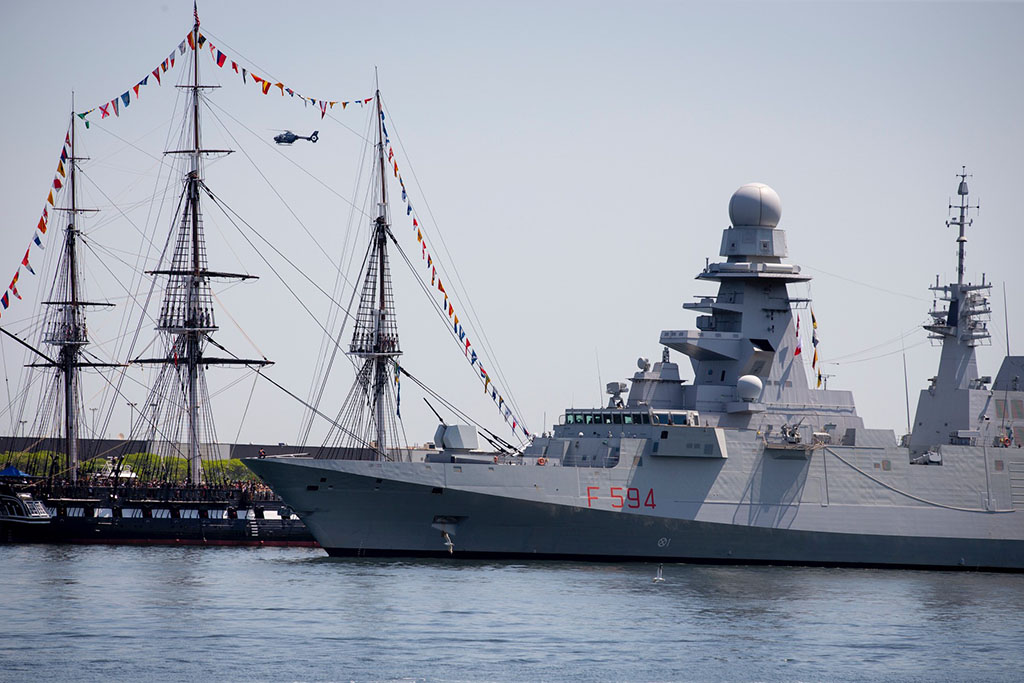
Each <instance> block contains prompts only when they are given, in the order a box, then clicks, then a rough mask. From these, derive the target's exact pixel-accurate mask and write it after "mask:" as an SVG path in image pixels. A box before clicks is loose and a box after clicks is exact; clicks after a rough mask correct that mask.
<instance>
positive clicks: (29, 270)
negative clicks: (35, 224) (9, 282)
mask: <svg viewBox="0 0 1024 683" xmlns="http://www.w3.org/2000/svg"><path fill="white" fill-rule="evenodd" d="M36 239H39V237H38V235H37V236H36ZM31 248H32V247H29V248H28V249H26V250H25V258H23V259H21V265H23V266H25V267H26V268H28V272H30V273H32V274H33V275H35V274H36V271H34V270H32V266H30V265H29V264H28V252H29V249H31ZM40 248H42V246H41V245H40ZM15 277H17V276H15ZM19 298H20V297H19Z"/></svg>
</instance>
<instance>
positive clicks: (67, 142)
mask: <svg viewBox="0 0 1024 683" xmlns="http://www.w3.org/2000/svg"><path fill="white" fill-rule="evenodd" d="M64 144H65V145H70V144H71V133H65V134H64Z"/></svg>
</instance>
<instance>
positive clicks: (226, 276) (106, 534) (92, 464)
mask: <svg viewBox="0 0 1024 683" xmlns="http://www.w3.org/2000/svg"><path fill="white" fill-rule="evenodd" d="M204 40H205V38H203V37H202V34H201V33H200V32H199V20H198V13H197V14H196V22H195V25H194V26H193V28H192V31H191V34H190V37H189V41H188V42H189V44H190V45H193V46H196V45H198V46H202V45H203V42H204ZM184 44H185V43H184V42H183V43H182V51H181V54H185V49H184ZM198 54H199V52H198V51H197V50H196V49H194V48H193V50H192V52H191V53H190V55H191V57H192V59H191V60H189V75H190V78H189V79H188V82H187V83H186V84H184V85H180V86H179V88H181V89H182V91H183V93H184V94H185V97H186V98H187V106H186V107H185V111H186V112H187V113H186V116H185V121H184V122H183V125H182V126H181V127H180V129H179V130H180V138H179V144H178V146H177V148H173V149H171V150H168V151H166V152H165V154H166V155H167V156H168V157H169V158H172V159H176V160H177V161H178V163H177V164H176V168H178V169H179V171H180V173H181V192H180V195H179V197H178V202H177V209H176V210H175V212H174V214H173V216H174V218H173V224H172V226H171V232H170V235H169V236H168V237H167V238H166V241H165V244H166V245H168V246H169V247H170V249H166V248H165V251H164V253H163V255H162V256H161V258H160V261H159V264H158V267H156V268H155V269H152V270H149V271H147V273H146V274H147V275H150V276H152V277H153V278H154V285H153V289H152V290H151V294H152V295H154V298H156V297H158V296H159V294H156V292H158V289H157V287H158V283H162V297H160V298H161V302H160V306H159V311H158V313H156V314H154V315H152V316H147V315H145V313H144V314H143V316H142V319H141V321H140V323H139V329H138V330H137V331H136V333H137V335H136V338H138V336H140V335H139V334H138V333H139V332H140V331H141V330H142V326H143V325H144V324H146V323H154V329H155V332H156V338H155V339H154V340H153V341H152V342H151V343H150V344H148V345H147V346H146V347H145V350H144V351H143V352H139V353H134V354H132V357H130V358H127V359H125V362H107V361H104V360H102V359H99V358H98V357H97V356H96V354H93V353H91V352H89V350H88V347H89V345H90V335H89V328H88V326H87V321H86V311H87V310H89V309H91V308H97V307H106V306H110V305H111V304H108V303H106V302H97V301H90V300H89V299H88V297H86V296H85V294H84V291H83V289H84V282H83V276H82V272H81V271H82V257H81V247H82V243H83V242H84V241H86V238H85V237H84V235H85V234H86V233H85V232H84V230H83V225H82V222H83V219H84V218H85V217H86V216H88V215H89V214H90V213H92V212H94V211H95V209H91V208H85V207H83V206H81V205H80V203H79V199H78V197H79V191H78V185H79V175H80V172H81V165H82V163H83V162H84V161H86V159H84V158H83V157H81V156H80V155H79V154H78V153H77V152H76V149H77V147H76V139H77V134H78V129H79V128H80V127H81V126H82V123H83V121H84V120H85V115H84V114H82V113H72V115H71V117H70V124H69V131H68V134H67V137H66V138H65V146H64V148H63V151H62V154H61V162H60V164H61V165H60V170H59V173H60V175H61V177H64V178H65V179H66V184H67V188H66V191H65V192H64V193H63V196H62V199H61V200H59V201H57V202H54V201H53V193H52V192H51V195H50V205H51V207H52V208H51V209H50V210H51V211H52V212H53V216H54V220H53V221H52V222H51V224H50V227H51V228H54V227H57V228H58V229H60V230H61V237H62V241H61V247H60V249H61V255H60V258H59V259H58V264H57V268H56V271H55V275H54V280H53V284H52V286H51V290H50V296H49V297H48V300H46V301H44V302H43V304H44V305H45V306H46V307H47V311H46V313H45V314H44V316H43V323H42V326H41V335H40V341H41V342H42V343H41V344H33V343H31V342H30V341H27V340H24V339H21V338H20V337H18V336H16V335H14V334H12V333H11V332H9V331H7V330H3V332H4V334H6V335H7V336H9V337H13V338H14V339H16V340H17V341H18V342H19V343H20V344H22V345H23V346H25V347H27V348H28V349H30V352H31V353H32V354H33V358H34V359H35V361H34V362H33V363H31V366H32V367H33V368H35V369H37V370H42V371H43V372H44V373H47V380H46V386H45V388H44V390H43V391H42V392H41V399H40V404H39V407H38V408H37V409H36V410H35V411H34V412H32V413H29V415H28V417H29V418H31V419H26V420H23V421H22V422H23V423H24V424H26V426H27V428H28V430H31V431H32V432H34V433H36V434H38V436H37V437H28V436H25V435H23V436H22V437H20V438H17V439H15V438H10V437H8V438H6V439H3V441H5V442H7V443H6V444H5V445H6V446H7V450H8V452H9V453H10V452H12V451H14V450H15V448H12V445H13V446H16V448H17V450H20V451H22V452H25V453H32V454H34V455H32V456H30V457H29V460H28V461H29V462H30V463H32V464H37V465H38V464H40V463H39V462H34V461H36V460H39V461H41V467H39V468H36V469H37V470H38V471H37V476H25V475H26V474H27V473H24V472H17V475H16V476H12V477H2V476H0V483H3V484H4V486H5V488H4V491H5V494H4V496H0V497H3V499H4V500H5V501H6V502H5V503H4V512H5V514H4V521H5V527H9V528H10V529H12V530H17V531H18V533H17V534H14V533H13V531H12V532H11V533H7V534H0V540H3V539H5V538H9V539H12V540H21V541H50V542H77V543H157V544H217V545H220V544H227V545H264V544H269V545H299V546H314V545H315V541H314V540H313V538H312V537H311V535H310V534H309V532H308V531H307V530H306V529H305V527H304V525H303V524H302V522H301V521H300V520H299V519H298V518H297V517H296V516H295V515H294V514H293V513H292V512H291V510H289V509H288V508H287V506H286V505H285V504H284V503H283V502H282V501H281V500H280V499H279V498H277V497H276V496H275V495H274V494H273V493H272V492H270V491H269V490H267V489H266V488H265V487H262V486H260V485H259V484H258V482H255V481H244V480H238V479H235V478H232V476H231V475H230V473H229V472H228V471H227V469H226V467H225V466H224V460H225V458H224V457H223V456H224V454H223V453H222V451H223V449H222V448H221V444H218V442H217V437H216V430H215V420H214V415H213V411H212V409H211V397H210V391H209V388H208V384H207V380H206V372H207V369H208V368H210V367H211V366H222V365H233V366H242V367H246V368H249V369H252V370H257V371H258V369H260V368H262V367H264V366H267V365H270V364H271V361H269V360H267V359H266V358H261V359H251V358H243V357H240V356H238V355H236V354H234V353H232V352H231V351H230V350H229V349H228V348H226V347H225V346H224V345H223V344H221V343H218V341H216V340H215V339H214V335H215V334H216V332H217V331H218V329H219V327H218V325H217V321H216V316H215V314H216V310H215V307H214V299H215V297H214V294H213V292H212V290H211V282H212V281H215V280H220V281H224V280H238V281H243V280H249V279H252V278H254V276H252V275H249V274H247V273H229V272H224V271H221V270H217V269H215V268H211V267H210V265H209V263H208V259H207V247H206V240H205V236H204V230H203V211H202V204H203V201H204V199H205V198H207V197H212V196H213V195H212V192H211V190H210V188H209V186H208V185H207V184H206V179H205V177H204V160H205V159H206V157H207V156H208V155H211V154H213V155H225V154H227V153H228V152H229V150H220V149H209V148H206V147H205V146H204V144H203V139H202V132H201V131H202V128H201V115H200V111H201V104H203V100H204V98H205V97H206V92H207V91H208V90H209V89H210V88H213V87H217V86H209V85H204V84H202V83H201V82H200V77H199V58H198ZM171 56H172V58H173V56H174V53H172V55H171ZM163 69H164V71H166V69H167V62H165V63H164V66H163ZM140 85H142V83H140ZM138 87H139V86H136V88H135V93H136V95H138ZM125 97H126V100H125V106H127V102H128V101H130V100H129V99H127V98H128V97H130V95H129V93H126V94H125ZM85 125H88V124H85ZM62 184H63V183H61V182H60V181H59V179H58V180H55V185H54V187H56V188H60V187H61V186H62ZM47 217H48V214H44V219H45V218H47ZM65 217H66V220H64V219H65ZM46 227H47V226H46V223H45V221H40V230H41V231H42V233H43V234H45V232H46ZM36 244H40V241H39V239H38V237H37V239H36ZM24 263H25V264H26V265H27V264H28V253H26V257H25V261H24ZM15 279H16V280H17V278H15ZM13 284H14V283H12V286H13ZM19 298H20V295H19ZM7 299H8V297H7V295H6V294H5V295H4V304H3V305H4V308H6V307H7V305H8V301H7ZM211 348H216V349H217V351H218V352H219V355H218V354H217V353H210V352H209V349H211ZM154 349H155V351H154ZM129 364H130V365H134V366H154V367H156V368H158V370H157V372H155V373H154V380H153V382H152V384H151V385H150V386H149V388H148V394H147V396H146V400H145V402H143V403H141V406H142V407H139V409H138V410H135V408H136V407H138V406H139V402H137V401H136V402H131V401H130V400H128V396H127V395H126V394H125V393H123V391H122V386H123V383H124V374H123V372H122V373H121V374H120V375H116V374H115V375H114V377H113V378H111V379H109V380H108V383H109V384H110V386H111V387H113V392H112V393H113V400H114V401H119V402H120V401H126V402H128V405H129V406H130V407H131V412H130V415H131V419H132V423H131V429H130V434H129V435H128V436H127V438H123V437H122V439H120V440H117V441H115V442H114V443H113V444H111V443H110V442H109V441H108V440H101V439H95V438H92V439H86V438H84V436H83V433H82V432H83V430H82V425H83V424H84V423H85V420H84V418H83V414H84V405H83V403H84V400H83V391H82V381H81V376H80V375H81V372H82V371H83V370H87V369H88V370H94V371H104V370H123V369H124V368H125V367H127V366H128V365H129ZM93 419H94V422H95V416H94V418H93ZM28 423H31V425H29V424H28ZM93 427H94V428H95V424H94V425H93ZM83 448H84V449H86V450H85V451H84V452H83ZM99 463H101V465H99ZM243 473H244V470H243ZM0 475H2V473H0ZM30 523H31V524H30Z"/></svg>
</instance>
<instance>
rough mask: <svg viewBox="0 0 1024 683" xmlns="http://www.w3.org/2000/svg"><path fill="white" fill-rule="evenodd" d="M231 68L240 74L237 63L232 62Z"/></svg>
mask: <svg viewBox="0 0 1024 683" xmlns="http://www.w3.org/2000/svg"><path fill="white" fill-rule="evenodd" d="M231 68H232V69H234V70H235V73H238V63H237V62H231Z"/></svg>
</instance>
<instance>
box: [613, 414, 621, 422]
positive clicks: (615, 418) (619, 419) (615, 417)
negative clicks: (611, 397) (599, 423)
mask: <svg viewBox="0 0 1024 683" xmlns="http://www.w3.org/2000/svg"><path fill="white" fill-rule="evenodd" d="M612 422H613V423H614V424H617V425H620V424H622V415H620V414H619V413H615V414H614V415H612Z"/></svg>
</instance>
